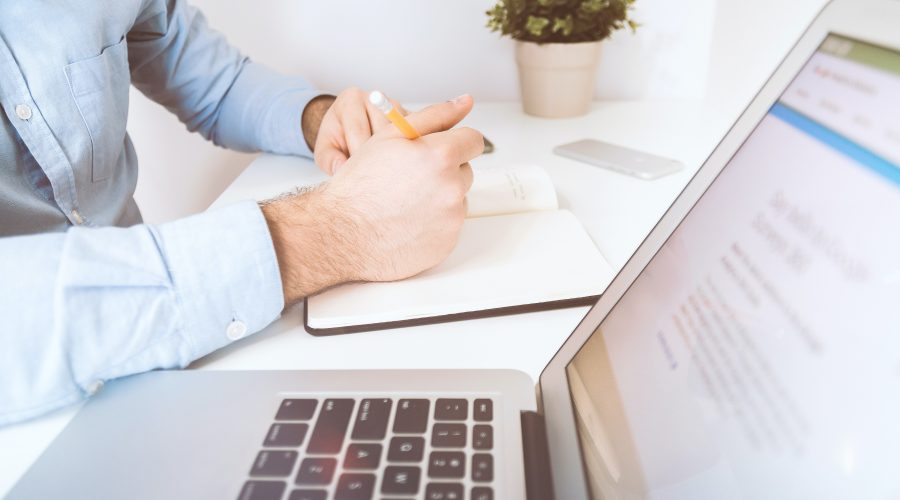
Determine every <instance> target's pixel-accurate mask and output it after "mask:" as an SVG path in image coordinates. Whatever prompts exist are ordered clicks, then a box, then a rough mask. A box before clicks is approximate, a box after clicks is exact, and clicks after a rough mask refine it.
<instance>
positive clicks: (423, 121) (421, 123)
mask: <svg viewBox="0 0 900 500" xmlns="http://www.w3.org/2000/svg"><path fill="white" fill-rule="evenodd" d="M473 104H474V102H473V101H472V96H470V95H468V94H466V95H461V96H459V97H457V98H456V99H453V100H451V101H447V102H442V103H440V104H433V105H431V106H428V107H427V108H425V109H423V110H421V111H417V112H415V113H410V114H409V115H408V116H407V117H406V119H407V120H408V121H409V123H410V125H412V126H413V128H415V129H416V131H417V132H419V135H428V134H433V133H436V132H443V131H445V130H450V129H451V128H453V127H454V126H455V125H456V124H457V123H459V122H460V121H461V120H462V119H463V118H465V117H466V115H467V114H469V111H472V105H473Z"/></svg>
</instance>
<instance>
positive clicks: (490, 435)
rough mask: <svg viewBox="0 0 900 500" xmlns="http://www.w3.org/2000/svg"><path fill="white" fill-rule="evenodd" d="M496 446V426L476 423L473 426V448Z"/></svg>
mask: <svg viewBox="0 0 900 500" xmlns="http://www.w3.org/2000/svg"><path fill="white" fill-rule="evenodd" d="M493 447H494V428H493V427H491V426H490V425H485V424H481V425H476V426H474V427H473V428H472V448H475V449H476V450H490V449H492V448H493Z"/></svg>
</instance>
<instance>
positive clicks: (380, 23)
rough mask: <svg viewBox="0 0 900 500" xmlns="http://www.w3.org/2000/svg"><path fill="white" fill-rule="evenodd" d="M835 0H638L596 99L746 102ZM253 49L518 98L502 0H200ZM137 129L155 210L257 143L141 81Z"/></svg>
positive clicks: (297, 66) (140, 191) (203, 198)
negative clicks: (236, 145)
mask: <svg viewBox="0 0 900 500" xmlns="http://www.w3.org/2000/svg"><path fill="white" fill-rule="evenodd" d="M824 2H825V0H788V1H784V0H756V1H753V2H747V1H746V0H681V1H678V2H675V1H672V0H638V2H637V4H636V5H637V8H636V10H635V13H634V17H635V19H636V20H638V21H639V22H640V23H642V26H641V28H640V29H639V30H638V32H637V34H631V33H630V32H620V33H618V34H617V35H616V36H614V37H613V39H612V40H610V41H608V43H606V45H605V48H604V56H603V60H602V61H601V64H600V68H599V69H598V79H597V87H596V96H597V97H598V98H599V99H644V98H650V99H709V100H713V101H715V102H718V103H720V105H722V106H727V107H728V109H729V110H730V111H732V112H733V113H734V114H735V116H737V114H738V113H739V112H740V110H741V109H742V108H743V105H744V104H746V102H747V101H748V100H749V99H750V98H751V97H752V96H753V94H754V93H755V92H756V90H757V89H758V87H759V86H760V85H761V84H762V83H763V82H764V81H765V80H766V78H767V77H768V75H769V74H770V73H771V72H772V70H773V69H774V68H775V66H776V65H777V63H778V62H780V60H781V57H780V56H776V54H781V55H783V54H785V53H787V51H788V49H789V48H790V47H791V45H793V43H794V41H795V40H796V39H797V37H798V36H799V35H800V34H801V33H802V32H803V30H804V29H805V27H806V26H807V25H808V23H809V21H810V20H811V19H812V18H813V17H814V16H815V14H816V13H817V12H818V10H819V9H820V8H821V7H822V5H823V4H824ZM193 4H195V5H197V6H198V7H200V8H201V9H202V10H203V11H204V12H205V13H206V15H207V17H208V18H209V22H210V24H211V25H212V26H213V27H214V28H216V29H218V30H219V31H221V32H223V33H225V34H226V35H227V36H228V38H229V39H230V40H231V42H232V43H234V44H235V45H237V46H238V47H240V48H241V49H242V50H243V51H244V52H245V53H247V54H248V55H249V56H250V57H251V58H253V59H254V60H256V61H259V62H262V63H265V64H267V65H269V66H271V67H273V68H275V69H278V70H279V71H282V72H285V73H298V74H302V75H304V76H306V77H307V78H309V79H310V80H312V81H313V82H314V83H315V84H316V85H317V86H319V87H320V88H322V89H324V90H326V91H330V92H337V91H339V90H340V89H342V88H346V87H348V86H358V87H361V88H364V89H372V88H378V89H381V90H384V91H385V92H388V93H389V94H390V95H392V96H393V97H395V98H397V99H399V100H401V101H403V102H407V103H416V102H418V103H425V102H431V101H437V100H444V99H447V98H449V97H453V96H456V95H459V94H461V93H464V92H468V93H471V94H472V95H473V96H474V97H475V99H476V102H477V101H478V100H482V101H514V100H517V99H518V96H519V90H518V80H517V76H516V68H515V61H514V58H513V42H512V41H510V40H508V39H501V38H499V37H498V36H497V35H496V34H495V33H491V32H489V31H488V30H487V29H486V28H485V27H484V24H485V21H486V16H485V14H484V11H485V10H487V9H488V8H489V7H490V6H491V5H492V4H493V0H454V1H447V0H390V1H372V0H340V1H328V2H326V1H315V0H255V1H253V2H250V1H236V0H225V1H222V0H218V1H216V0H193ZM131 97H132V101H131V116H130V120H129V131H130V132H131V134H132V138H133V139H134V141H135V145H136V147H137V152H138V156H139V157H140V160H141V173H140V178H139V180H138V188H137V194H136V197H137V200H138V203H139V204H140V206H141V209H142V210H143V212H144V216H145V219H146V220H147V221H148V222H153V223H158V222H164V221H168V220H172V219H175V218H178V217H182V216H185V215H188V214H191V213H196V212H199V211H202V210H204V209H205V208H206V207H207V206H208V205H209V203H211V202H212V201H213V200H214V199H215V198H216V197H217V196H218V195H219V194H220V193H221V192H222V190H223V189H224V188H225V187H226V186H227V185H228V184H230V183H231V182H232V181H233V180H234V178H236V177H237V176H238V175H239V174H240V172H241V171H242V170H243V168H244V167H245V166H246V165H247V164H248V163H250V161H252V159H253V155H247V154H240V153H234V152H230V151H226V150H223V149H220V148H216V147H215V146H212V145H211V144H209V143H206V142H205V141H203V140H202V139H201V138H200V137H199V136H195V135H192V134H189V133H187V132H186V131H185V129H184V127H183V126H182V125H181V124H180V123H179V122H178V121H177V120H176V119H175V118H174V117H172V116H171V115H169V114H168V113H167V112H166V111H165V110H164V109H162V108H161V107H159V106H157V105H155V104H153V103H152V102H150V101H148V100H147V99H146V98H144V97H143V96H142V95H141V94H140V93H138V92H136V91H132V96H131Z"/></svg>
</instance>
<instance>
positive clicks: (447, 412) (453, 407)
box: [434, 399, 469, 420]
mask: <svg viewBox="0 0 900 500" xmlns="http://www.w3.org/2000/svg"><path fill="white" fill-rule="evenodd" d="M468 415H469V402H468V401H466V400H465V399H438V400H437V402H436V403H435V405H434V419H435V420H465V419H466V418H468Z"/></svg>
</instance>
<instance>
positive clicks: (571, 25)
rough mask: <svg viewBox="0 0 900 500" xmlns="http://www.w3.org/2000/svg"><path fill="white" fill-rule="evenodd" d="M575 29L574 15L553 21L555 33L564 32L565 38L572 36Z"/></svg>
mask: <svg viewBox="0 0 900 500" xmlns="http://www.w3.org/2000/svg"><path fill="white" fill-rule="evenodd" d="M573 29H575V19H573V18H572V14H569V15H568V16H566V17H564V18H563V17H557V18H556V19H554V20H553V32H554V33H560V32H562V34H563V36H569V35H571V34H572V30H573Z"/></svg>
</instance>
